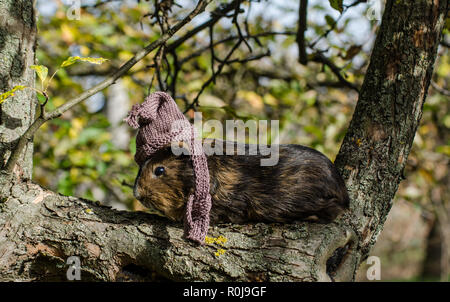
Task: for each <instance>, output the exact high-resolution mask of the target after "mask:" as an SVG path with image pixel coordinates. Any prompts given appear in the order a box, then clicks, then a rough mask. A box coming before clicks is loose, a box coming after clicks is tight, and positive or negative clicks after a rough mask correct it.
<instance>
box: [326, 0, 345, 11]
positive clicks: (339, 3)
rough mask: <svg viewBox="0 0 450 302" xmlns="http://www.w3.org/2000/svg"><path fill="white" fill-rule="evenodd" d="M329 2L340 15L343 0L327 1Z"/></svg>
mask: <svg viewBox="0 0 450 302" xmlns="http://www.w3.org/2000/svg"><path fill="white" fill-rule="evenodd" d="M329 1H330V5H331V7H332V8H334V9H335V10H338V11H339V12H340V13H342V10H343V9H344V7H343V5H342V2H343V0H329Z"/></svg>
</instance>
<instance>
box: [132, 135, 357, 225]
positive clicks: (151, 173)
mask: <svg viewBox="0 0 450 302" xmlns="http://www.w3.org/2000/svg"><path fill="white" fill-rule="evenodd" d="M217 143H222V144H225V143H224V141H218V140H213V142H212V145H214V144H217ZM248 148H249V145H245V150H246V151H248ZM224 150H225V149H224ZM236 150H237V148H235V154H234V155H228V153H227V155H214V154H213V155H209V156H207V162H208V169H209V175H210V194H211V201H212V208H211V211H210V223H211V224H218V223H237V224H242V223H247V222H266V223H270V222H277V223H291V222H295V221H302V220H308V221H316V222H319V223H329V222H331V221H333V220H334V219H335V218H336V217H337V216H338V215H339V214H340V213H342V211H343V210H344V209H346V208H348V206H349V196H348V193H347V189H346V187H345V184H344V181H343V179H342V177H341V175H340V174H339V173H338V171H337V169H336V168H335V167H334V165H333V164H332V162H331V161H330V160H329V159H328V158H327V157H326V156H325V155H323V154H322V153H320V152H319V151H317V150H314V149H311V148H309V147H305V146H301V145H279V148H278V152H279V154H278V163H277V164H276V165H273V166H261V165H260V162H261V161H260V160H261V158H267V156H263V155H261V154H260V152H259V151H258V154H257V155H248V152H246V153H245V154H247V155H237V154H236ZM193 190H194V172H193V167H192V162H191V159H190V156H189V155H178V156H176V155H174V153H173V152H172V150H171V146H170V145H169V146H168V147H167V148H164V149H161V150H159V151H158V152H157V153H155V154H154V155H153V156H152V157H151V158H150V159H148V160H147V161H146V162H145V163H144V164H143V165H142V166H141V167H140V169H139V172H138V175H137V177H136V180H135V184H134V195H135V197H136V198H137V199H138V200H139V201H140V202H141V203H142V204H143V205H144V206H145V207H147V208H149V209H150V210H151V211H152V212H154V213H156V214H159V215H162V216H165V217H168V218H169V219H170V220H173V221H183V217H184V210H185V204H186V202H187V198H188V196H189V194H190V193H192V192H193Z"/></svg>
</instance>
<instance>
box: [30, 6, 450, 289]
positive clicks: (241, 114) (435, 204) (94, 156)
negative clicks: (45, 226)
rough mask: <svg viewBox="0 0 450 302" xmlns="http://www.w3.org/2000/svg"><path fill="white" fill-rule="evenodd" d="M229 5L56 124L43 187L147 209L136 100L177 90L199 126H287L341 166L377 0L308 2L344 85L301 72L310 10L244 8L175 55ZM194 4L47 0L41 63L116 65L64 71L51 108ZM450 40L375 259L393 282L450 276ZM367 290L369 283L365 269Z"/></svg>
mask: <svg viewBox="0 0 450 302" xmlns="http://www.w3.org/2000/svg"><path fill="white" fill-rule="evenodd" d="M229 2H232V1H216V2H214V3H213V4H211V5H210V6H208V9H207V10H208V12H207V13H204V14H202V15H200V16H198V17H197V18H195V19H194V20H193V22H191V23H190V24H189V25H187V26H186V27H185V28H184V29H182V30H181V31H180V32H179V33H177V34H176V35H175V36H174V37H173V38H172V39H171V40H170V41H169V42H168V43H167V45H165V46H164V47H163V48H161V49H159V50H158V52H153V53H152V54H150V55H149V56H147V57H146V58H145V59H144V60H142V61H140V62H139V63H138V64H136V66H134V67H133V68H132V69H131V70H130V71H129V72H128V74H127V75H126V76H124V77H123V78H121V79H120V80H118V81H117V82H116V84H114V85H112V86H111V87H109V88H108V89H106V90H104V91H102V92H101V93H98V94H96V95H94V96H92V97H91V98H90V99H88V100H87V101H86V102H84V103H83V104H82V105H80V106H77V107H75V108H74V109H72V110H70V111H69V112H66V113H65V114H63V115H62V116H61V117H60V118H58V119H55V120H52V121H50V122H48V123H46V124H44V126H43V127H42V128H41V129H40V130H39V131H38V133H37V134H36V137H35V153H34V180H35V181H36V182H38V183H40V184H42V185H44V186H46V187H48V188H50V189H52V190H55V191H57V192H59V193H61V194H65V195H76V196H79V197H84V198H88V199H94V200H99V201H100V202H102V203H103V204H106V205H110V206H113V207H115V208H118V209H129V210H144V208H143V207H142V206H141V205H140V204H139V203H138V202H137V201H136V200H135V199H134V198H133V194H132V185H133V182H134V178H135V176H136V175H137V170H138V168H137V165H136V164H135V162H134V160H133V155H134V151H135V141H134V135H135V133H134V131H133V130H132V129H131V128H129V127H127V126H125V125H124V123H123V122H122V119H123V118H124V117H125V115H126V114H127V112H128V110H129V109H130V108H131V106H132V105H133V104H136V103H140V102H142V101H143V100H144V98H145V97H146V96H147V95H148V94H149V93H150V92H153V91H156V90H166V91H168V92H170V93H171V94H172V96H173V97H175V99H176V101H177V103H178V105H179V107H180V109H181V110H182V111H186V115H187V116H188V117H190V118H193V113H194V110H195V111H200V112H202V114H203V119H204V120H209V119H218V120H220V121H225V120H230V119H236V118H239V119H244V120H247V119H265V120H279V121H280V143H297V144H303V145H307V146H311V147H313V148H315V149H317V150H319V151H321V152H323V153H324V154H326V155H327V156H328V157H329V158H330V159H332V160H334V158H335V156H336V154H337V152H338V151H339V147H340V144H341V141H342V139H343V137H344V135H345V131H346V128H347V126H348V124H349V122H350V119H351V116H352V113H353V109H354V106H355V104H356V101H357V98H358V92H357V91H356V89H354V88H352V87H350V85H348V83H351V84H353V85H354V86H355V87H360V86H361V84H362V82H363V79H364V74H365V70H366V68H367V66H368V60H369V57H370V52H371V49H372V46H373V42H374V38H375V34H376V31H377V28H378V26H379V24H380V21H379V20H375V19H374V18H371V17H370V16H369V15H368V12H369V11H370V9H371V6H370V4H367V3H364V2H366V1H344V6H343V12H342V14H341V13H340V12H339V11H337V10H335V9H333V8H332V7H331V6H330V5H329V3H328V1H312V0H310V1H309V5H308V11H307V13H308V22H307V30H306V31H305V39H306V41H308V43H309V44H308V45H309V46H310V47H309V48H308V54H309V55H312V54H313V53H314V52H317V53H319V54H321V55H323V56H325V57H326V58H327V59H329V60H330V61H331V62H332V64H333V65H334V67H337V68H338V71H339V74H340V75H341V76H342V78H343V79H344V80H341V79H339V78H338V77H337V76H336V73H334V72H333V70H332V68H331V66H330V65H327V64H324V63H323V62H317V60H316V61H315V60H312V59H311V60H310V62H308V64H306V65H303V64H300V63H299V61H298V57H299V51H298V49H299V48H298V45H297V37H296V34H297V26H298V24H297V21H298V10H299V8H298V1H288V0H272V1H251V2H249V1H242V3H241V5H240V10H239V11H238V12H237V13H235V12H234V11H233V10H230V11H229V12H227V14H225V16H222V17H221V18H219V19H218V20H217V22H215V23H214V26H208V27H205V29H203V30H202V31H199V32H198V33H196V34H195V35H192V36H191V37H189V39H185V40H184V41H183V43H181V44H179V45H177V41H179V40H180V39H181V40H183V37H186V36H187V35H188V34H189V32H190V31H192V30H194V29H195V28H196V27H198V26H200V25H201V24H203V23H205V22H207V21H208V20H209V18H213V17H214V16H215V14H214V12H215V11H214V10H215V9H217V8H222V9H223V8H224V7H225V6H226V4H228V3H229ZM372 2H373V1H372ZM164 3H165V4H166V6H164ZM194 4H195V2H194V1H190V0H179V1H176V2H175V3H174V2H173V1H136V0H133V1H131V0H130V1H126V0H123V1H107V0H103V1H81V6H82V7H81V15H80V19H79V20H72V19H71V18H69V17H68V11H69V10H70V8H71V7H70V5H71V3H70V1H60V0H54V1H49V0H38V1H37V8H38V10H39V13H40V15H39V22H38V28H39V35H38V36H39V41H38V48H37V61H38V62H37V64H41V65H45V66H47V67H48V68H49V74H52V73H53V72H54V71H55V68H57V67H58V66H59V65H60V64H61V62H62V61H64V60H65V59H67V58H68V57H69V56H83V57H86V56H90V57H103V58H105V59H108V61H107V62H106V63H104V64H102V65H90V64H85V63H77V64H74V65H72V66H70V67H68V68H66V69H64V70H60V71H59V72H58V73H57V75H56V76H55V78H54V79H53V80H52V82H51V83H50V86H49V95H50V99H49V102H48V105H47V106H48V108H49V109H53V108H55V106H59V105H61V104H62V103H64V102H65V101H66V100H67V99H69V98H71V97H74V96H76V95H78V94H79V93H80V92H82V91H83V90H85V89H87V88H89V87H92V86H93V85H95V84H97V83H98V82H99V81H101V80H102V79H104V78H105V77H106V76H107V75H108V74H110V73H111V72H113V71H115V70H117V68H118V67H120V65H121V64H123V63H124V62H125V61H126V60H128V59H130V58H131V57H132V56H133V55H134V53H136V52H137V51H138V50H139V49H141V48H143V47H145V46H146V45H148V44H149V43H150V42H151V41H154V40H155V39H157V38H158V37H159V36H160V35H161V33H162V32H164V30H167V26H170V25H173V24H174V23H175V22H176V21H177V20H179V19H181V18H182V16H185V15H186V14H187V13H188V12H189V11H190V10H191V9H192V8H193V7H194ZM155 5H156V6H155ZM155 7H156V8H155ZM155 12H156V14H155ZM448 23H449V22H448ZM237 24H238V25H239V26H238V25H237ZM448 36H449V32H448V26H447V29H446V31H445V35H444V41H443V43H442V44H443V45H441V47H440V48H439V58H438V61H437V62H436V68H435V74H434V76H433V86H434V88H433V87H431V88H430V91H429V95H428V98H427V101H426V103H425V105H424V112H423V117H422V122H421V125H420V127H419V129H418V131H417V134H416V137H415V140H414V145H413V149H412V151H411V154H410V155H409V158H408V164H407V168H406V170H405V177H406V180H405V181H403V182H402V183H401V186H400V189H399V191H398V193H397V195H396V198H395V202H394V207H393V209H392V211H391V213H390V214H389V217H388V221H387V223H386V226H385V229H384V231H383V232H382V234H381V235H380V239H379V241H378V242H377V244H376V246H375V248H374V250H373V252H372V255H377V256H379V257H380V258H381V263H382V280H396V279H399V280H409V279H411V280H415V279H418V278H427V280H428V279H431V280H439V279H441V280H445V279H446V278H448V272H449V271H448V270H449V264H448V262H449V258H448V257H449V256H448V247H449V245H450V242H449V238H450V236H449V234H448V232H449V230H450V222H449V212H450V211H449V208H450V205H449V199H450V198H449V191H448V188H449V187H450V180H449V176H448V172H449V156H450V135H449V130H450V113H449V110H448V109H449V96H448V87H449V83H450V59H449V53H448V39H449V37H448ZM211 38H212V39H211ZM243 38H244V39H243ZM445 39H447V40H445ZM211 41H213V44H212V43H211ZM211 44H212V45H211ZM174 45H175V46H174ZM227 56H228V57H227ZM310 58H312V57H310ZM346 82H347V83H346ZM205 135H207V133H206V134H205ZM436 242H437V243H436ZM433 244H434V245H433ZM433 255H434V256H433ZM358 280H367V279H366V276H365V266H364V265H362V267H361V270H360V273H359V274H358Z"/></svg>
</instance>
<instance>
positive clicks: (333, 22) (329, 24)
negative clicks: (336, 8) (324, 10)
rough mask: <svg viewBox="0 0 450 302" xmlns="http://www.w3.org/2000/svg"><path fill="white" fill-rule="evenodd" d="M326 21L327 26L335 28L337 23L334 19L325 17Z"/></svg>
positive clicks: (328, 16)
mask: <svg viewBox="0 0 450 302" xmlns="http://www.w3.org/2000/svg"><path fill="white" fill-rule="evenodd" d="M325 21H327V24H328V26H329V27H333V26H334V24H335V23H336V21H334V19H333V17H331V16H330V15H325Z"/></svg>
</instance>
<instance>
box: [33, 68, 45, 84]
mask: <svg viewBox="0 0 450 302" xmlns="http://www.w3.org/2000/svg"><path fill="white" fill-rule="evenodd" d="M30 68H31V69H34V70H35V71H36V73H37V75H38V77H39V79H41V82H42V83H44V81H45V79H46V78H47V75H48V68H47V67H45V66H44V65H31V66H30Z"/></svg>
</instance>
